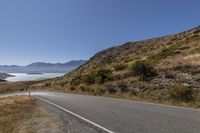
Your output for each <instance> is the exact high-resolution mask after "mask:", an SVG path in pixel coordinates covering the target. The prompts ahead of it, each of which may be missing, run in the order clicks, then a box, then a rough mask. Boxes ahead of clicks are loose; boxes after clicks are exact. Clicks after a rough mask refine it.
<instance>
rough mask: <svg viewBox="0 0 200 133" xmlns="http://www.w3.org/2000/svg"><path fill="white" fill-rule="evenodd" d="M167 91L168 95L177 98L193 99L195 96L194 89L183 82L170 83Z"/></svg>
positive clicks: (183, 99)
mask: <svg viewBox="0 0 200 133" xmlns="http://www.w3.org/2000/svg"><path fill="white" fill-rule="evenodd" d="M167 91H168V95H169V96H170V97H171V98H173V99H175V100H181V101H191V100H194V98H195V95H194V91H193V90H192V89H190V88H188V87H186V86H184V85H182V84H175V85H169V86H168V88H167Z"/></svg>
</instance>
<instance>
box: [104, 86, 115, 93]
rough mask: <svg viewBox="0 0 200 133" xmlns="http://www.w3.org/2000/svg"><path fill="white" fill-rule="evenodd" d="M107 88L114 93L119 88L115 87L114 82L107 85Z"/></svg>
mask: <svg viewBox="0 0 200 133" xmlns="http://www.w3.org/2000/svg"><path fill="white" fill-rule="evenodd" d="M106 90H107V92H108V93H110V94H113V93H116V92H117V90H116V89H115V86H113V85H112V84H107V85H106Z"/></svg>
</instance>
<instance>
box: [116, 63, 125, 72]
mask: <svg viewBox="0 0 200 133" xmlns="http://www.w3.org/2000/svg"><path fill="white" fill-rule="evenodd" d="M114 69H115V71H122V70H124V69H126V65H124V64H117V65H115V66H114Z"/></svg>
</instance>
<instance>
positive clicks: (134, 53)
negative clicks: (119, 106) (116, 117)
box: [31, 26, 200, 103]
mask: <svg viewBox="0 0 200 133" xmlns="http://www.w3.org/2000/svg"><path fill="white" fill-rule="evenodd" d="M199 81H200V26H199V27H196V28H194V29H191V30H188V31H185V32H181V33H178V34H174V35H169V36H165V37H160V38H154V39H149V40H145V41H139V42H128V43H125V44H123V45H121V46H116V47H112V48H109V49H106V50H103V51H101V52H99V53H97V54H96V55H94V56H93V57H92V58H91V59H90V60H89V61H88V62H86V63H85V64H84V65H82V66H80V67H79V68H77V69H76V70H74V71H72V72H70V73H69V74H66V75H65V76H63V77H61V78H57V79H53V80H49V81H45V82H42V83H39V84H36V85H33V86H31V87H32V88H53V89H54V90H60V91H67V92H76V93H86V94H92V95H103V96H115V97H123V98H129V99H138V98H139V99H146V100H151V101H158V100H159V101H168V100H170V101H171V100H172V101H181V102H188V101H197V102H198V103H199V101H200V94H199V91H200V83H199Z"/></svg>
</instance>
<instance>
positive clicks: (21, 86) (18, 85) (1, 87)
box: [0, 81, 40, 94]
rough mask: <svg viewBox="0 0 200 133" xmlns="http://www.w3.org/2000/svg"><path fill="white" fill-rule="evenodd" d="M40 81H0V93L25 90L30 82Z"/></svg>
mask: <svg viewBox="0 0 200 133" xmlns="http://www.w3.org/2000/svg"><path fill="white" fill-rule="evenodd" d="M39 82H40V81H26V82H5V83H0V94H1V93H10V92H16V91H25V90H27V89H28V87H29V86H30V85H32V84H36V83H39Z"/></svg>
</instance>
